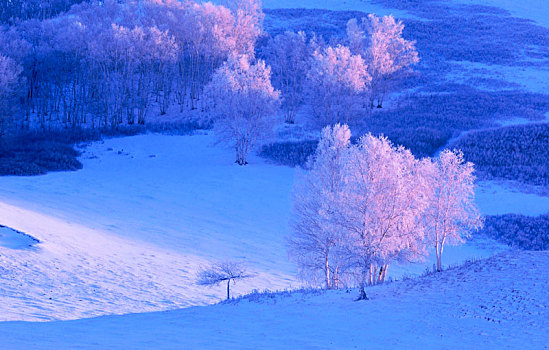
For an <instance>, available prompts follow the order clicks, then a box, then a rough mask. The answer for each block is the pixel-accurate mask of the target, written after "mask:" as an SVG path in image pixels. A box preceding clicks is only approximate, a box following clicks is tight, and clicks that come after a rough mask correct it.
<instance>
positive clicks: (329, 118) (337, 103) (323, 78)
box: [307, 45, 371, 127]
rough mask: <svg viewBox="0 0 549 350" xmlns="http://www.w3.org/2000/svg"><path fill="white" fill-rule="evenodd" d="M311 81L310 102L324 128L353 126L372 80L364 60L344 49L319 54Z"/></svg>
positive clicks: (318, 123)
mask: <svg viewBox="0 0 549 350" xmlns="http://www.w3.org/2000/svg"><path fill="white" fill-rule="evenodd" d="M307 78H308V84H307V95H308V101H309V103H310V105H311V109H312V113H313V118H314V123H315V124H317V125H318V126H320V127H324V126H326V125H330V124H334V123H349V122H351V121H352V118H353V117H354V116H355V114H356V111H357V109H358V108H359V107H360V105H361V99H362V97H361V96H363V94H364V93H365V92H366V91H367V89H368V86H369V82H370V80H371V78H370V75H369V74H368V71H367V67H366V62H365V61H364V59H363V58H362V57H361V56H360V55H353V54H352V53H351V51H350V50H349V48H348V47H345V46H341V45H338V46H337V47H335V48H334V47H327V48H326V49H324V50H318V51H316V52H315V53H314V54H313V58H312V62H311V68H310V71H309V73H308V75H307Z"/></svg>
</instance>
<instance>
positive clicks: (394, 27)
mask: <svg viewBox="0 0 549 350" xmlns="http://www.w3.org/2000/svg"><path fill="white" fill-rule="evenodd" d="M403 29H404V24H403V23H402V22H401V21H396V20H395V19H394V17H393V16H383V17H377V16H375V15H374V14H370V15H368V18H362V20H361V22H360V23H359V22H358V21H357V20H356V19H351V20H350V21H349V22H348V23H347V38H348V41H349V47H350V48H351V50H352V52H353V53H354V54H359V55H361V56H362V57H364V59H365V61H366V63H367V64H368V73H369V74H370V76H371V78H372V81H371V93H370V107H374V101H376V100H377V107H378V108H381V107H382V105H383V99H384V97H385V94H386V93H387V91H388V89H389V88H390V87H391V84H394V83H396V82H397V81H399V80H401V79H402V78H403V77H405V76H406V75H408V74H409V73H410V72H411V70H410V67H411V66H412V65H414V64H416V63H417V62H419V57H418V53H417V51H416V49H415V46H414V45H415V42H413V41H408V40H406V39H404V38H403V37H402V30H403Z"/></svg>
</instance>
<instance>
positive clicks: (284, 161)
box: [259, 140, 318, 167]
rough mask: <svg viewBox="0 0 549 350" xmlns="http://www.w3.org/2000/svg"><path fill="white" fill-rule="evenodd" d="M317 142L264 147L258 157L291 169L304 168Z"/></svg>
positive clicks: (291, 142)
mask: <svg viewBox="0 0 549 350" xmlns="http://www.w3.org/2000/svg"><path fill="white" fill-rule="evenodd" d="M317 145H318V141H314V140H307V141H287V142H275V143H271V144H268V145H264V146H263V147H262V148H261V151H260V152H259V155H260V156H261V157H263V158H265V159H268V160H270V161H272V162H273V163H275V164H277V165H286V166H291V167H296V166H301V167H302V166H304V165H305V163H306V162H307V159H308V158H309V156H310V155H311V154H313V153H314V152H315V150H316V146H317Z"/></svg>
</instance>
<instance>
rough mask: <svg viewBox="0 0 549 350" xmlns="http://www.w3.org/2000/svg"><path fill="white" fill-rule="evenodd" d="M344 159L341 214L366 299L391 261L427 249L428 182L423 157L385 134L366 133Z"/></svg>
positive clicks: (407, 258)
mask: <svg viewBox="0 0 549 350" xmlns="http://www.w3.org/2000/svg"><path fill="white" fill-rule="evenodd" d="M345 165H346V168H345V183H346V188H345V190H344V191H343V195H342V196H341V201H342V202H341V205H340V209H341V213H340V215H339V218H340V220H341V222H340V225H342V227H344V228H345V229H346V230H347V232H348V238H347V240H346V241H345V245H346V249H347V251H348V254H349V255H350V259H352V260H353V261H354V262H355V268H356V279H357V280H358V282H359V285H360V286H361V287H362V288H361V297H360V298H361V299H363V298H365V296H366V295H365V292H364V289H363V287H364V286H365V285H367V284H377V283H382V282H383V281H384V279H385V276H386V273H387V269H388V266H389V264H390V263H391V262H393V261H395V260H401V261H402V260H404V261H413V260H416V259H420V258H422V257H423V256H424V255H425V250H424V249H423V247H424V244H423V241H424V230H423V227H422V226H421V225H420V220H419V219H420V218H421V215H422V214H423V212H424V211H425V208H426V207H427V206H428V204H429V201H428V198H429V197H428V189H429V186H428V179H427V178H426V177H425V176H422V175H423V173H424V171H423V167H424V165H423V163H422V162H419V161H418V160H416V159H415V158H414V156H413V155H412V154H411V153H410V151H408V150H406V149H404V148H403V147H396V146H393V145H392V144H391V142H390V141H389V140H388V139H386V138H384V137H379V138H378V137H374V136H372V135H366V136H363V137H362V138H361V139H360V141H359V144H358V145H357V146H356V147H353V148H351V149H350V152H349V155H348V160H347V162H346V163H345Z"/></svg>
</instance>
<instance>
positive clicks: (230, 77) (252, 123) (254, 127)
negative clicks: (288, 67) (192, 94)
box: [206, 55, 280, 165]
mask: <svg viewBox="0 0 549 350" xmlns="http://www.w3.org/2000/svg"><path fill="white" fill-rule="evenodd" d="M270 76H271V70H270V68H269V67H268V66H266V65H265V62H264V61H262V60H257V61H256V62H255V63H252V62H250V58H249V57H248V56H246V55H239V56H235V57H230V58H229V60H228V61H227V62H225V63H224V64H223V65H222V66H221V67H220V68H219V69H218V70H217V71H216V72H215V73H214V75H213V77H212V80H211V82H210V83H209V84H208V86H207V87H206V91H207V95H208V97H209V99H210V103H211V113H212V121H213V123H214V133H215V135H216V137H217V139H218V140H219V141H221V142H224V143H226V144H228V145H229V146H230V147H232V148H234V150H235V152H236V163H238V164H239V165H245V164H247V163H248V162H247V156H248V153H249V152H250V151H251V150H252V149H253V148H254V147H255V146H256V145H257V144H258V143H259V142H261V141H262V140H264V139H266V138H267V137H269V136H270V134H271V132H272V130H273V128H274V126H275V125H276V124H277V119H276V118H275V116H274V114H275V112H276V111H277V107H278V100H279V95H280V92H279V91H277V90H275V89H274V88H273V86H272V85H271V79H270Z"/></svg>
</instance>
